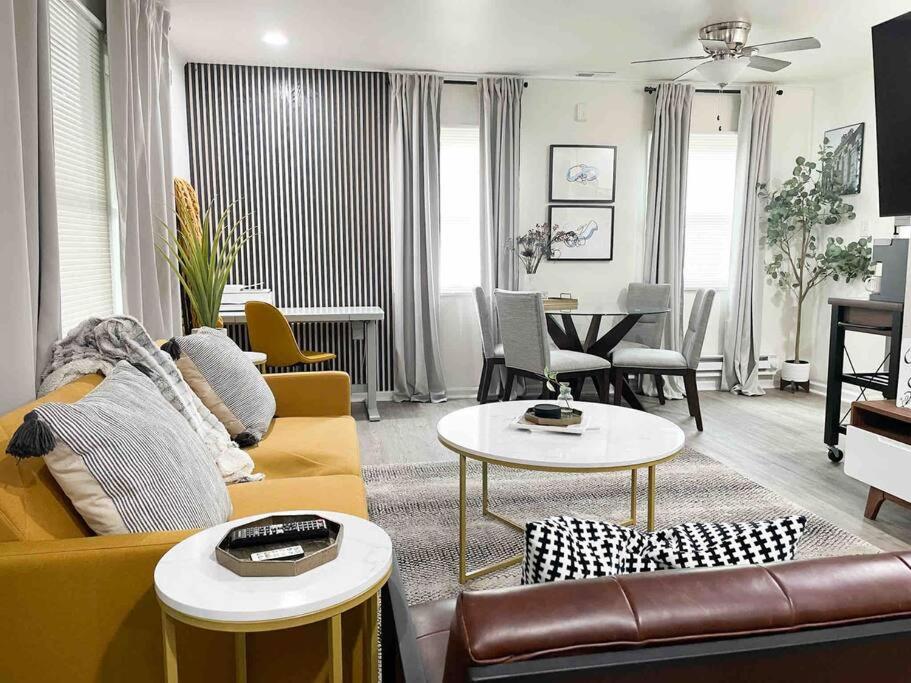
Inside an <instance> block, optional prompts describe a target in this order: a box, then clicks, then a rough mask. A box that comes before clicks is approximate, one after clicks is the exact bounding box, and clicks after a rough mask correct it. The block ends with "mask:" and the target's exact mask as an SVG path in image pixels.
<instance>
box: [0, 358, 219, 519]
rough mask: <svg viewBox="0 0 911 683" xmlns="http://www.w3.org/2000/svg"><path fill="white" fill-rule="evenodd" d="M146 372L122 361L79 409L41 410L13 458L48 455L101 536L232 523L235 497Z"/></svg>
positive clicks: (28, 419) (11, 449)
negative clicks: (230, 516)
mask: <svg viewBox="0 0 911 683" xmlns="http://www.w3.org/2000/svg"><path fill="white" fill-rule="evenodd" d="M140 370H141V369H137V368H136V367H133V366H132V365H130V364H129V363H128V362H127V361H120V362H119V363H118V364H117V365H116V366H115V367H114V369H113V370H112V371H111V373H110V374H109V375H108V376H107V378H106V379H105V380H104V381H103V382H102V383H101V384H99V385H98V386H97V387H96V388H95V389H94V390H92V391H91V392H90V393H88V394H87V395H86V396H85V397H83V398H82V399H80V400H79V401H77V402H75V403H45V404H42V405H39V406H37V407H36V408H35V409H34V410H33V411H32V412H30V413H29V414H28V415H26V416H25V421H24V422H23V424H22V425H21V426H20V427H19V429H17V430H16V432H15V434H13V437H12V439H10V442H9V445H8V446H7V452H8V453H10V455H13V456H16V457H18V458H27V457H39V456H44V461H45V463H46V464H47V467H48V469H49V470H50V472H51V474H52V475H53V477H54V479H55V480H56V481H57V483H58V484H59V485H60V488H61V489H63V491H64V493H65V494H66V495H67V497H68V498H69V499H70V501H71V502H72V503H73V507H75V508H76V510H77V511H78V512H79V514H80V515H81V516H82V518H83V519H84V520H85V522H86V524H88V526H89V527H90V528H91V529H92V530H93V531H94V532H95V533H96V534H125V533H135V532H146V531H169V530H176V529H195V528H198V527H208V526H212V525H214V524H219V523H221V522H224V521H227V519H228V517H229V515H230V514H231V499H230V497H229V496H228V490H227V488H226V487H225V483H224V481H223V480H222V478H221V474H220V473H219V471H218V468H217V466H216V465H215V463H214V462H213V461H212V459H211V457H209V455H208V450H207V448H206V445H205V444H204V443H203V441H202V439H201V438H200V437H199V435H198V434H197V433H196V432H195V431H194V430H193V428H192V427H190V425H189V423H188V422H187V421H186V420H185V419H184V418H183V416H181V414H180V413H178V412H177V410H175V409H174V408H173V407H172V406H171V404H170V403H168V401H167V400H166V399H165V398H164V397H163V396H162V395H161V392H160V391H159V390H158V388H157V387H156V386H155V384H154V383H153V382H152V380H150V379H149V378H148V377H147V376H146V375H145V374H143V372H141V371H140Z"/></svg>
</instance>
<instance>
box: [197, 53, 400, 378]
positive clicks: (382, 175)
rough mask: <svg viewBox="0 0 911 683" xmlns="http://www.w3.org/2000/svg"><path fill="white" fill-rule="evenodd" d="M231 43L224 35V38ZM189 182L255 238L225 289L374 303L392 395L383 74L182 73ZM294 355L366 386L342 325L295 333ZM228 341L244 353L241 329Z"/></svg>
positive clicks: (356, 346) (357, 345)
mask: <svg viewBox="0 0 911 683" xmlns="http://www.w3.org/2000/svg"><path fill="white" fill-rule="evenodd" d="M227 39H229V40H230V37H227ZM186 69H187V70H186V83H187V108H188V123H189V138H190V166H191V174H192V177H191V181H192V182H193V184H194V185H195V187H196V189H197V191H198V192H199V199H200V204H201V206H203V207H205V206H208V205H209V204H210V203H211V204H212V206H213V211H214V212H216V213H218V214H220V213H221V212H222V211H224V209H225V208H226V207H227V206H229V205H230V204H232V203H233V204H234V207H235V212H236V213H237V214H238V215H245V214H248V215H249V216H250V219H249V220H250V221H251V223H252V224H253V225H255V226H256V228H257V234H256V236H255V237H254V238H253V240H252V241H251V242H250V243H249V244H248V245H247V247H246V248H245V249H244V251H243V253H242V254H241V256H240V258H239V259H238V262H237V266H236V268H235V271H234V276H233V278H232V281H233V282H237V283H244V284H248V285H253V284H262V285H264V286H267V287H271V288H272V290H273V291H274V293H275V302H276V305H278V306H381V307H382V308H383V310H384V311H386V316H387V320H386V321H384V322H382V323H380V325H379V341H380V348H379V359H380V362H379V383H378V388H379V389H380V390H381V391H386V390H391V388H392V339H391V326H390V325H389V321H388V317H389V315H390V313H391V307H392V291H391V277H392V272H391V268H392V260H391V253H390V225H389V190H388V183H387V177H388V160H387V154H388V145H387V139H388V137H387V117H388V96H387V90H386V75H385V74H382V73H363V72H356V71H329V70H323V69H289V68H275V67H259V66H234V65H223V64H188V65H187V67H186ZM293 327H294V331H295V336H296V337H297V340H298V343H299V344H300V345H301V347H302V348H305V349H312V350H318V351H333V352H335V353H336V354H337V355H338V358H337V360H336V361H334V362H333V363H324V364H321V365H320V366H317V368H314V369H339V370H344V371H346V372H348V373H350V375H351V379H352V382H354V383H355V384H362V383H364V382H365V363H364V353H363V351H364V349H363V342H362V341H358V342H355V341H352V339H351V335H350V328H349V326H348V325H347V324H345V325H343V324H334V323H333V324H295V325H294V326H293ZM229 333H230V334H231V336H232V337H233V338H234V339H235V340H236V341H237V342H238V343H239V344H240V345H241V347H242V348H248V338H247V334H246V327H244V326H241V325H231V326H229Z"/></svg>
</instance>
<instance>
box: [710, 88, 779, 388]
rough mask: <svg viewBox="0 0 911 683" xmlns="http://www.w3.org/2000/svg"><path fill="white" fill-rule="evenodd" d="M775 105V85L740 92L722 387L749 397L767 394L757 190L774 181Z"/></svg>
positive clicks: (760, 217) (759, 217)
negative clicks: (762, 381) (762, 367)
mask: <svg viewBox="0 0 911 683" xmlns="http://www.w3.org/2000/svg"><path fill="white" fill-rule="evenodd" d="M774 103H775V86H774V85H769V84H762V85H747V86H743V87H741V88H740V122H739V124H738V127H737V175H736V180H735V185H734V229H733V235H732V238H733V239H732V240H731V286H730V289H729V291H728V311H727V322H726V323H725V331H724V365H723V371H722V375H721V387H722V389H725V390H730V391H733V392H739V393H741V394H745V395H747V396H759V395H762V394H764V393H765V392H764V391H763V390H762V387H760V386H759V341H760V337H761V329H762V286H763V270H762V266H761V265H760V262H759V260H760V249H759V238H760V234H761V231H762V225H763V223H764V221H763V217H762V214H761V206H760V201H759V196H758V195H757V192H756V190H757V186H758V185H759V184H760V183H767V182H768V181H769V146H770V141H771V128H772V107H773V106H774Z"/></svg>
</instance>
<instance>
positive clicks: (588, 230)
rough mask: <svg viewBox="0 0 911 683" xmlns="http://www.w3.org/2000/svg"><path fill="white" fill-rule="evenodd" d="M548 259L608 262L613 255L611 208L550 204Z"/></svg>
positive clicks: (612, 217) (589, 205)
mask: <svg viewBox="0 0 911 683" xmlns="http://www.w3.org/2000/svg"><path fill="white" fill-rule="evenodd" d="M547 222H548V224H549V225H550V226H551V227H550V230H551V243H552V250H551V253H550V255H549V257H548V258H549V260H551V261H610V260H612V259H613V255H614V207H612V206H598V205H591V204H585V205H582V204H580V205H571V206H551V207H550V208H549V209H548V220H547Z"/></svg>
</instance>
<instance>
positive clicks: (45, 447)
mask: <svg viewBox="0 0 911 683" xmlns="http://www.w3.org/2000/svg"><path fill="white" fill-rule="evenodd" d="M55 445H56V443H55V441H54V435H53V433H52V432H51V428H50V427H48V426H47V423H46V422H45V421H44V420H42V419H41V416H40V415H38V413H36V412H35V411H34V410H33V411H31V412H30V413H27V414H26V416H25V420H24V422H23V423H22V424H21V425H19V429H17V430H16V432H15V433H14V434H13V438H12V439H10V440H9V444H7V446H6V452H7V453H9V454H10V455H12V456H15V457H17V458H35V457H38V456H41V455H46V454H48V453H50V452H51V451H52V450H54V446H55Z"/></svg>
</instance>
